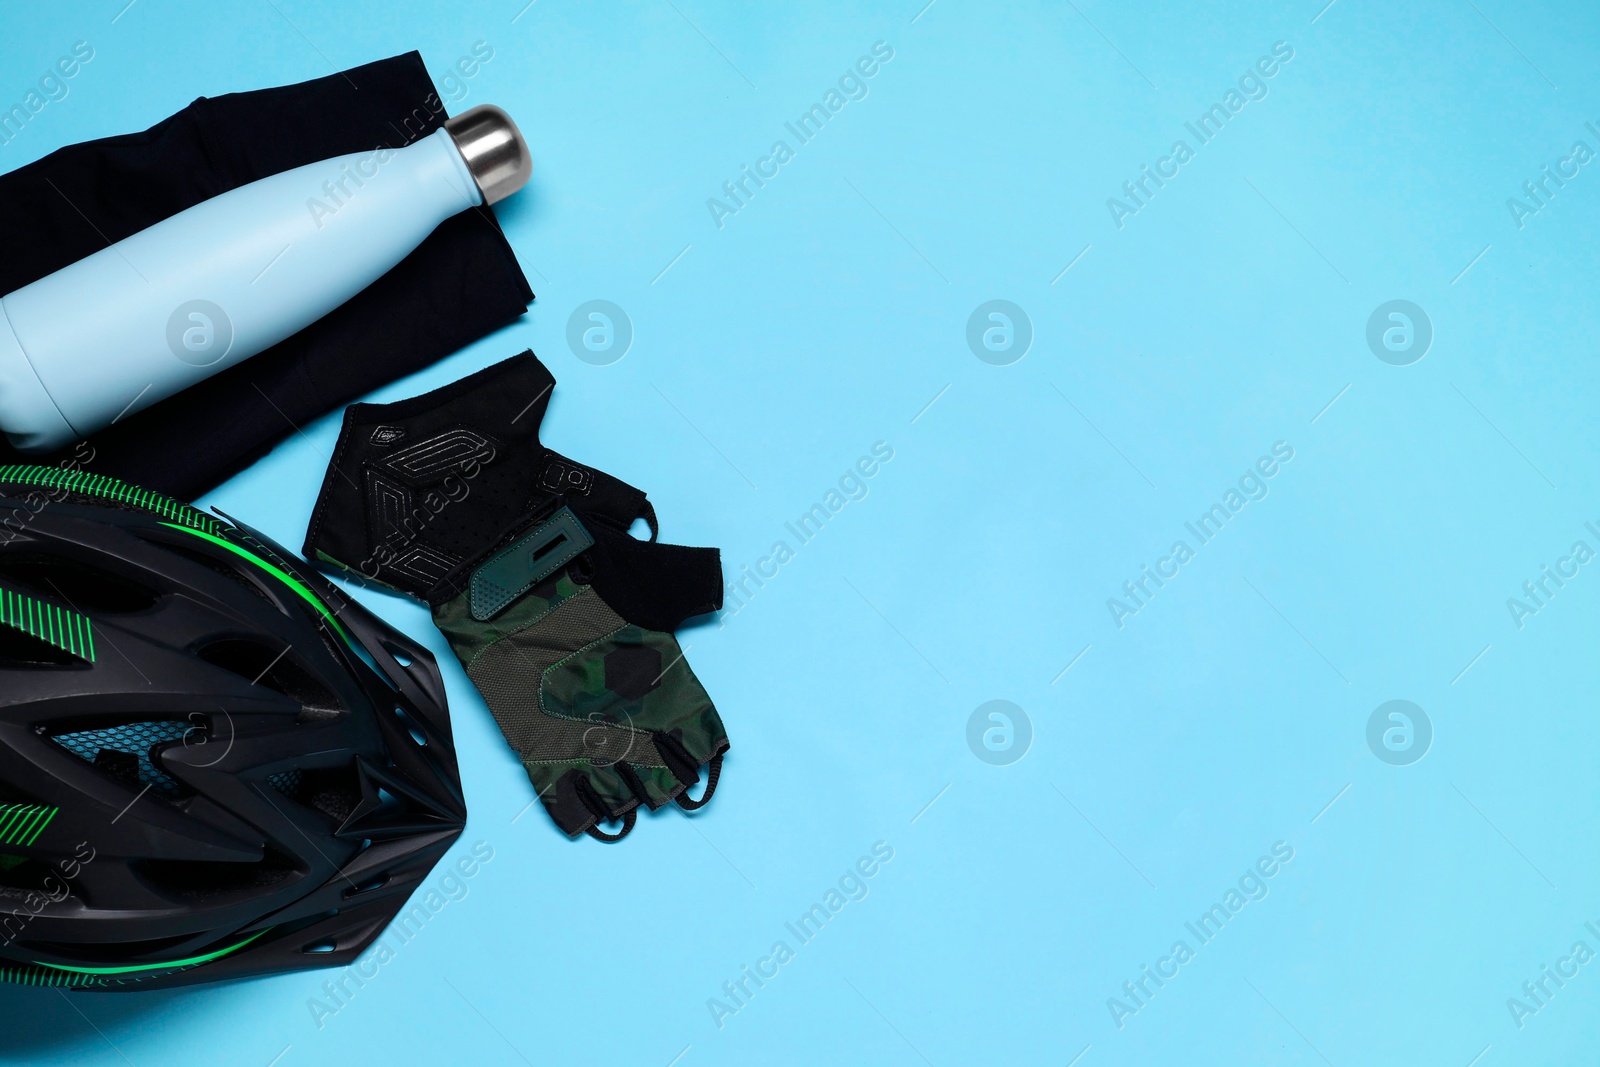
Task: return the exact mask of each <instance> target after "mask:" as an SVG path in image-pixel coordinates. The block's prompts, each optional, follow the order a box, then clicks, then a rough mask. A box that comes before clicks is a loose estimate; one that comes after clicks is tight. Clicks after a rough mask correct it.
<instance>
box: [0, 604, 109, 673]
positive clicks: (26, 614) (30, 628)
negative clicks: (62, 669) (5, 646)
mask: <svg viewBox="0 0 1600 1067" xmlns="http://www.w3.org/2000/svg"><path fill="white" fill-rule="evenodd" d="M0 626H9V627H11V628H12V629H13V630H21V631H22V632H23V633H25V634H29V635H30V636H33V637H36V638H38V639H39V640H41V641H43V642H44V643H45V644H47V645H50V646H52V647H54V648H59V649H60V650H61V651H63V652H65V653H67V654H68V655H72V656H76V657H78V658H79V659H81V660H84V661H86V662H88V663H93V662H94V638H93V636H92V635H93V632H94V625H93V624H92V623H91V622H90V621H89V619H88V618H87V617H86V616H83V615H80V614H78V613H77V612H76V611H69V610H67V609H66V608H61V607H57V606H56V605H54V604H47V603H45V602H44V601H42V600H38V599H35V598H34V597H31V596H28V595H27V594H26V593H18V592H16V591H15V590H12V589H7V588H5V587H4V586H0Z"/></svg>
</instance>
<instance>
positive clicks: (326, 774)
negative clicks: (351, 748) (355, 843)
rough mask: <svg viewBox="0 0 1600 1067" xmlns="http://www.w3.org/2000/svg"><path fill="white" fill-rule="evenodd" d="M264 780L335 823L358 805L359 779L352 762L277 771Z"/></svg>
mask: <svg viewBox="0 0 1600 1067" xmlns="http://www.w3.org/2000/svg"><path fill="white" fill-rule="evenodd" d="M267 781H268V782H271V783H272V786H273V788H275V789H277V790H278V791H279V792H281V793H282V794H283V795H284V796H286V797H288V798H289V799H290V800H293V801H294V802H295V803H297V804H304V805H305V806H306V807H308V808H315V809H316V810H317V811H320V812H322V814H324V815H326V816H327V817H328V818H330V819H332V820H333V821H334V822H335V823H338V824H342V823H343V822H344V821H345V820H346V819H348V818H349V817H350V813H351V812H353V811H355V810H356V805H357V804H360V803H361V779H360V778H359V776H358V775H357V774H356V765H355V764H354V763H348V764H346V765H345V766H343V767H311V768H306V769H303V770H294V771H279V772H278V773H277V774H274V775H271V776H270V777H268V779H267Z"/></svg>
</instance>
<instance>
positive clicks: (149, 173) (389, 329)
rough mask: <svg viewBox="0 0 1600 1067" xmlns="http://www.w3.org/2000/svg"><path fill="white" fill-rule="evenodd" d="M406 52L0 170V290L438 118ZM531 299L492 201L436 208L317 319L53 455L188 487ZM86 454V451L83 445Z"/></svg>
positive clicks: (1, 456)
mask: <svg viewBox="0 0 1600 1067" xmlns="http://www.w3.org/2000/svg"><path fill="white" fill-rule="evenodd" d="M446 117H447V116H446V113H445V110H444V106H443V104H442V103H441V101H440V99H439V96H438V94H437V92H436V91H435V89H434V86H433V82H432V80H431V79H430V78H429V77H428V73H427V71H426V69H424V67H423V65H422V58H421V56H419V55H418V54H417V53H415V52H410V53H407V54H405V55H402V56H396V57H394V58H392V59H386V60H382V61H380V62H377V63H371V64H368V65H366V66H362V67H356V68H354V69H353V70H349V71H345V72H344V73H342V74H334V75H330V76H329V77H326V78H319V79H316V80H314V81H309V82H303V83H300V84H298V85H290V86H284V87H281V88H275V89H263V90H259V91H255V92H247V93H232V94H229V95H226V96H220V97H216V98H214V99H207V98H204V97H202V98H200V99H199V100H196V101H195V102H194V103H193V104H191V105H190V106H189V107H187V108H185V109H184V110H182V111H180V112H178V113H177V114H176V115H173V116H172V117H171V118H169V119H166V120H165V121H163V122H160V123H158V124H156V125H155V126H153V127H151V128H150V129H148V130H145V131H144V132H142V133H135V134H129V135H126V136H120V137H110V138H105V139H103V140H98V141H89V142H85V143H83V144H77V145H72V146H70V147H67V148H63V149H61V150H60V151H58V152H55V153H53V154H51V155H49V156H47V157H45V158H44V159H41V160H39V161H37V162H35V163H31V164H29V165H27V166H25V167H22V168H20V169H18V170H15V171H12V172H11V173H9V174H5V175H0V293H8V292H11V291H12V290H13V289H17V288H19V287H21V286H23V285H26V284H28V283H29V282H32V281H36V280H38V279H39V278H42V277H44V276H45V275H47V274H50V273H51V272H53V271H56V270H59V269H60V268H61V267H64V266H66V265H67V264H69V263H72V262H75V261H76V260H79V259H81V258H83V257H84V256H86V255H88V254H89V253H91V252H96V251H98V250H100V249H102V248H104V247H106V245H107V243H108V242H114V241H118V240H120V239H122V238H123V237H127V236H128V235H130V234H133V233H137V232H138V231H139V230H142V229H144V228H145V227H147V226H150V225H153V224H154V223H156V222H159V221H161V220H162V219H164V218H167V217H168V216H170V215H173V214H176V213H177V212H179V211H182V210H184V209H185V208H188V207H192V206H193V205H195V204H197V203H199V202H201V201H202V200H207V199H209V198H211V197H213V196H216V195H217V194H219V193H222V192H226V191H227V190H229V189H232V188H235V187H237V186H240V185H244V184H246V183H248V182H252V181H255V180H256V179H258V178H263V177H266V176H267V175H270V174H276V173H278V172H280V171H284V170H288V169H290V168H292V167H297V166H301V165H303V164H306V163H311V162H315V161H316V160H319V159H326V158H327V157H329V156H334V155H340V154H343V153H347V152H359V151H367V150H370V149H373V148H376V147H378V146H380V145H382V146H387V147H392V148H399V147H403V146H404V145H406V144H409V143H411V142H413V141H415V140H417V139H419V138H421V137H425V136H427V135H428V134H430V133H432V132H433V131H435V130H437V129H438V128H439V127H440V126H441V125H443V123H444V120H445V118H446ZM532 299H533V293H532V291H531V290H530V289H529V287H528V282H527V279H526V278H525V277H524V276H523V274H522V270H521V268H519V267H518V266H517V262H516V257H515V255H514V254H513V253H512V251H511V246H510V245H509V244H508V243H507V242H506V239H505V236H504V235H503V234H502V233H501V232H500V228H499V225H498V223H497V222H496V221H495V217H494V214H493V212H492V211H491V210H490V209H488V208H486V207H480V208H477V209H474V210H470V211H466V212H463V213H462V214H460V215H457V216H454V217H453V218H451V219H448V220H447V221H445V222H444V223H443V224H442V225H440V226H439V228H438V229H437V230H435V231H434V232H433V234H432V235H430V236H429V237H428V239H427V240H426V241H424V242H423V243H422V245H421V246H420V247H418V248H417V249H416V251H414V252H413V253H412V254H411V255H410V256H408V257H406V259H405V260H403V261H402V262H401V263H400V264H399V265H397V266H396V267H395V268H394V269H393V270H391V271H390V272H389V273H387V274H385V275H384V276H383V277H382V278H379V279H378V280H377V281H376V282H374V283H373V284H372V285H371V286H369V287H368V288H367V289H366V290H364V291H363V292H361V293H360V294H358V295H357V296H356V297H354V298H353V299H351V300H350V301H349V302H348V303H346V304H345V305H344V306H342V307H340V308H338V309H336V310H335V311H333V312H332V313H331V314H329V315H327V316H326V317H324V318H323V319H321V320H319V321H318V322H315V323H313V324H312V325H310V326H308V327H307V328H306V329H304V330H302V331H300V332H299V333H297V334H295V335H294V336H293V337H290V338H288V339H286V340H285V341H283V342H281V343H280V344H278V345H275V346H274V347H272V348H270V349H268V350H267V351H265V352H263V353H261V354H260V355H258V356H256V357H254V358H253V359H249V360H246V361H245V362H243V363H241V364H239V365H238V366H235V367H232V368H230V369H228V370H226V371H224V372H222V373H221V374H218V375H216V376H215V377H213V378H210V379H208V380H207V381H205V382H202V383H200V384H199V385H197V386H195V387H193V388H191V389H188V390H186V391H184V392H182V393H179V394H178V395H177V396H174V397H171V398H169V399H167V400H164V401H162V402H161V403H159V404H156V405H154V406H152V407H151V408H149V409H148V410H145V411H142V412H140V413H138V414H136V415H131V416H129V417H128V418H127V419H124V420H122V421H121V422H119V423H117V424H116V425H114V426H112V427H111V428H110V429H107V430H105V431H102V432H101V433H99V434H96V435H95V436H94V437H93V438H91V439H90V441H89V442H88V444H87V446H85V445H79V446H77V447H76V448H74V449H68V450H65V451H64V452H63V453H61V454H59V455H57V456H55V457H39V456H29V457H22V456H20V455H19V454H18V453H16V452H15V451H14V450H12V449H11V448H10V446H9V445H7V444H5V443H4V442H3V441H0V464H7V463H17V462H29V463H49V462H62V461H64V460H68V459H70V458H72V457H74V456H75V457H76V460H77V465H79V466H82V467H85V468H86V469H88V470H90V471H92V472H94V473H97V474H107V475H111V476H113V477H116V478H120V479H122V480H124V481H127V482H131V483H134V484H138V485H143V486H146V487H148V488H150V489H154V490H157V491H158V492H161V493H164V494H167V495H169V496H173V497H177V498H179V499H184V500H188V499H192V498H194V497H196V496H198V495H200V494H201V493H203V492H205V491H206V490H208V489H211V488H213V487H214V486H216V485H217V484H219V483H220V482H222V481H224V480H225V479H227V478H229V477H231V476H232V475H234V474H236V473H238V472H239V471H240V470H242V469H243V468H244V467H246V466H248V465H249V464H250V463H252V462H254V461H255V460H256V459H258V458H259V457H260V456H262V455H264V454H265V453H266V452H267V451H268V450H269V449H270V448H271V447H272V446H273V445H274V444H276V443H277V442H278V441H279V440H281V439H282V438H284V437H285V436H287V435H289V434H291V433H294V432H296V430H297V429H298V428H299V427H301V426H303V425H304V424H305V423H307V422H310V421H311V420H313V419H315V418H317V417H319V416H321V415H323V414H326V413H327V412H328V411H331V410H333V409H334V408H336V407H338V406H340V405H341V404H345V403H348V402H349V401H351V400H353V399H355V398H357V397H359V396H361V395H363V394H365V393H368V392H370V391H371V390H373V389H375V388H377V387H378V386H380V385H383V384H385V383H387V382H390V381H393V380H395V379H397V378H401V377H404V376H405V375H408V374H411V373H414V372H415V371H417V370H420V369H422V368H423V367H426V366H428V365H429V364H431V363H433V362H435V361H437V360H438V359H440V358H442V357H444V356H445V355H448V354H449V353H451V352H453V351H455V350H456V349H458V348H461V347H462V346H464V345H466V344H468V343H470V342H472V341H474V340H477V339H478V338H480V337H482V336H484V335H485V334H487V333H490V332H492V331H493V330H496V329H498V328H500V327H501V326H504V325H507V324H508V323H510V322H512V321H514V320H515V319H516V318H517V317H518V316H520V315H521V314H522V313H523V311H524V310H525V309H526V307H527V305H528V302H529V301H531V300H532ZM86 457H87V458H86Z"/></svg>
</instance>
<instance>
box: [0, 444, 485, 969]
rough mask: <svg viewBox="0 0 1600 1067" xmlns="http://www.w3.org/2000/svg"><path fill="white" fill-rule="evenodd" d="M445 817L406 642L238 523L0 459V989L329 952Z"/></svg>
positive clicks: (449, 793) (377, 927) (411, 862)
mask: <svg viewBox="0 0 1600 1067" xmlns="http://www.w3.org/2000/svg"><path fill="white" fill-rule="evenodd" d="M465 822H466V806H465V802H464V800H463V798H462V793H461V781H460V773H459V769H458V767H457V763H456V756H455V750H454V742H453V738H452V735H451V729H450V719H449V714H448V711H447V710H446V706H445V699H444V687H443V684H442V682H441V680H440V677H439V672H438V668H437V665H436V664H435V662H434V659H433V656H432V655H431V654H430V653H429V652H428V651H427V650H426V649H424V648H423V647H421V646H420V645H418V644H416V643H414V642H412V641H411V640H409V639H408V638H406V637H404V636H403V635H401V634H400V633H398V632H397V631H395V630H394V629H392V628H391V627H389V626H387V625H386V624H384V623H383V622H382V621H380V620H379V619H377V618H376V617H375V616H373V615H372V614H371V613H369V612H367V611H366V610H365V609H363V608H362V607H361V606H360V605H359V604H357V603H356V602H354V601H353V600H350V599H349V598H347V597H345V596H343V595H342V594H341V593H340V592H339V591H338V590H337V589H336V588H335V587H334V586H333V585H332V584H331V583H330V582H329V581H328V580H327V579H325V578H324V577H322V576H321V575H320V574H318V573H317V572H316V571H315V570H313V569H312V568H311V567H309V566H308V565H306V564H305V563H304V562H302V561H300V560H298V559H297V558H295V557H294V556H292V555H291V554H290V553H288V552H287V551H285V550H284V549H283V548H281V547H279V546H278V545H276V544H274V543H273V542H271V541H270V540H268V539H267V538H265V537H264V536H262V535H260V534H258V533H255V532H254V531H252V530H250V529H249V528H248V527H244V526H242V525H240V524H237V523H234V522H231V521H224V520H223V519H220V518H217V517H215V516H211V515H207V514H204V513H202V512H199V511H197V510H195V509H193V508H190V507H188V506H186V505H183V504H179V503H177V502H175V501H172V500H169V499H166V498H164V497H161V496H159V495H157V494H153V493H149V492H146V491H143V490H138V489H135V488H132V487H130V486H127V485H124V484H122V483H120V482H117V481H115V480H114V479H110V478H105V477H101V476H97V475H89V474H86V473H83V472H71V471H64V470H59V469H54V468H41V467H0V979H6V980H10V981H14V982H22V983H28V984H35V985H60V986H75V987H86V988H97V989H130V988H139V989H143V988H154V987H160V986H171V985H181V984H186V983H192V982H201V981H210V980H214V979H218V978H228V977H237V976H243V975H254V974H266V973H273V972H282V971H291V970H298V969H303V968H309V967H318V966H329V965H336V964H346V963H349V962H350V961H351V960H353V959H354V958H355V957H356V956H357V955H359V954H360V952H361V951H362V950H363V949H365V948H366V947H367V946H368V945H369V944H371V943H372V941H373V940H374V939H375V938H376V937H377V936H378V934H379V933H380V932H382V930H383V928H384V927H385V925H387V923H388V922H389V921H390V919H392V918H393V917H394V915H395V913H396V912H397V911H398V910H399V908H400V907H401V905H402V904H404V903H405V901H406V899H407V897H408V896H409V895H410V893H411V891H412V890H413V889H414V888H415V887H416V886H417V884H418V883H419V882H420V881H421V880H422V879H423V878H424V877H425V876H426V875H427V873H428V871H429V870H430V869H431V868H432V867H433V866H434V864H435V863H436V862H437V861H438V860H439V858H440V857H441V856H442V855H443V854H444V853H445V852H446V851H447V850H448V849H449V847H450V845H451V844H452V843H453V842H454V841H455V840H456V838H457V837H459V836H460V834H461V831H462V829H463V827H464V825H465Z"/></svg>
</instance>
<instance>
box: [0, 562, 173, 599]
mask: <svg viewBox="0 0 1600 1067" xmlns="http://www.w3.org/2000/svg"><path fill="white" fill-rule="evenodd" d="M0 578H5V579H8V580H9V581H11V582H14V583H16V584H17V585H20V586H23V587H24V588H26V589H28V590H29V591H31V592H33V593H36V594H38V595H40V596H46V597H53V598H54V599H56V600H59V601H61V602H63V603H65V604H67V605H69V606H70V607H72V609H73V610H75V611H78V612H94V613H96V614H127V613H130V612H135V611H145V610H147V609H149V608H152V607H154V606H155V604H156V601H157V600H158V599H160V598H159V596H158V595H157V593H156V592H155V591H154V590H151V589H147V588H145V587H144V586H143V585H140V584H139V583H138V582H134V581H131V580H129V579H127V578H124V577H120V576H118V575H115V574H110V573H108V572H106V571H103V570H101V569H100V568H99V567H94V566H91V565H90V564H87V563H84V562H82V561H80V560H76V559H73V558H71V557H69V556H57V555H47V554H45V553H42V552H7V553H0Z"/></svg>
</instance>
